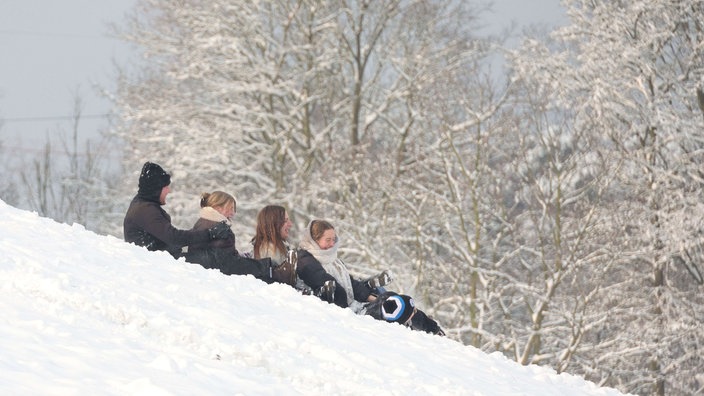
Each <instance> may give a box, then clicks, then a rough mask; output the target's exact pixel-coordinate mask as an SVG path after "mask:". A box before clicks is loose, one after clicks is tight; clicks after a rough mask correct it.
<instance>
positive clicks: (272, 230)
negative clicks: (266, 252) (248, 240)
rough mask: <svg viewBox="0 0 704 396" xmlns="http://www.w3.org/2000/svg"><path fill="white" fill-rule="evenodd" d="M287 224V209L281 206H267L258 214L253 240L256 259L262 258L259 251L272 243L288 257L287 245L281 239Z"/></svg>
mask: <svg viewBox="0 0 704 396" xmlns="http://www.w3.org/2000/svg"><path fill="white" fill-rule="evenodd" d="M285 222H286V208H284V207H283V206H279V205H268V206H265V207H264V208H263V209H262V210H260V211H259V213H258V214H257V230H256V233H255V234H254V238H252V243H253V244H254V258H257V259H259V258H261V257H260V256H259V253H260V252H259V251H260V249H261V248H262V246H263V245H265V244H267V243H271V244H272V245H274V246H275V247H276V250H277V251H278V252H279V253H281V254H282V255H284V256H285V255H286V245H284V240H283V239H281V234H280V231H281V226H283V225H284V223H285Z"/></svg>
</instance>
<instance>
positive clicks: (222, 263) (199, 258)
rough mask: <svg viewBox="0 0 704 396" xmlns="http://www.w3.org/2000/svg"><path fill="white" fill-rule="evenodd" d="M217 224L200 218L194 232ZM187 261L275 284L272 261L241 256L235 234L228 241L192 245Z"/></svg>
mask: <svg viewBox="0 0 704 396" xmlns="http://www.w3.org/2000/svg"><path fill="white" fill-rule="evenodd" d="M215 224H217V222H216V221H212V220H208V219H204V218H200V219H198V221H196V223H195V224H194V225H193V230H207V229H208V228H210V227H213V226H214V225H215ZM186 261H188V262H189V263H195V264H200V265H202V266H203V267H205V268H215V269H218V270H220V272H222V273H223V274H225V275H252V276H254V277H255V278H257V279H261V280H263V281H265V282H267V283H272V282H273V280H272V269H271V259H269V258H266V259H261V260H255V259H251V258H248V257H242V256H240V255H239V253H238V252H237V250H236V249H235V234H232V237H231V238H228V239H221V240H213V241H210V242H207V243H198V244H194V245H190V246H189V247H188V253H186Z"/></svg>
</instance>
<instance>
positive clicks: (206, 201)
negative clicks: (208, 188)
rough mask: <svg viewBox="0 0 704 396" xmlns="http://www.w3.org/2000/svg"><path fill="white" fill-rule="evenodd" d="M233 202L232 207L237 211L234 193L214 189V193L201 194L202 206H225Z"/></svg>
mask: <svg viewBox="0 0 704 396" xmlns="http://www.w3.org/2000/svg"><path fill="white" fill-rule="evenodd" d="M230 202H232V209H234V210H235V211H237V202H235V197H233V196H232V195H230V194H228V193H226V192H222V191H213V192H212V193H207V192H205V193H203V194H201V195H200V207H201V208H205V207H207V206H210V207H211V208H220V207H225V205H227V204H229V203H230Z"/></svg>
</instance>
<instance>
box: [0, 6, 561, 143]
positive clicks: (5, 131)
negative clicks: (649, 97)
mask: <svg viewBox="0 0 704 396" xmlns="http://www.w3.org/2000/svg"><path fill="white" fill-rule="evenodd" d="M136 3H137V0H111V1H95V0H62V1H56V0H22V1H20V0H0V142H2V143H3V144H4V146H5V147H10V148H17V149H18V150H16V152H18V153H20V152H31V151H33V150H36V149H37V148H36V142H37V141H39V142H44V140H45V137H46V136H47V134H56V133H57V132H59V131H65V132H66V133H68V132H70V130H71V125H72V124H71V122H70V121H69V120H67V119H66V118H67V117H69V116H70V115H71V114H72V112H73V109H74V105H73V102H74V98H75V96H76V95H77V94H78V95H79V96H80V97H81V99H82V102H83V107H82V114H83V117H82V119H81V124H80V125H79V133H80V134H81V135H91V134H93V135H92V136H94V133H95V132H94V131H96V130H100V129H105V128H106V127H107V120H106V119H105V118H104V117H103V116H104V115H105V114H107V113H108V112H109V111H110V104H109V102H108V101H107V100H105V99H103V98H102V97H101V96H99V95H98V94H97V92H96V89H95V86H96V85H99V86H102V87H106V88H107V89H109V90H112V89H113V88H114V80H115V68H114V66H113V64H114V63H117V64H120V65H124V64H127V63H128V61H129V60H130V57H131V56H132V52H131V51H130V47H129V46H128V45H127V44H125V43H123V42H120V41H119V40H116V39H113V38H110V37H109V36H108V34H107V33H108V31H109V30H108V28H107V24H108V23H111V22H112V23H118V24H119V23H120V22H122V21H123V20H124V16H125V14H126V13H127V12H128V11H129V10H130V9H131V8H132V7H133V6H134V5H135V4H136ZM494 10H495V13H494V14H493V15H492V16H491V17H489V16H487V23H488V24H489V25H490V29H491V30H492V31H497V32H498V31H500V30H501V28H505V27H507V26H509V25H510V23H511V22H512V21H515V22H517V23H518V24H519V25H521V26H522V25H526V24H532V23H545V24H550V25H555V24H561V23H564V20H565V17H564V10H563V9H562V7H561V6H560V4H559V0H531V1H525V0H495V1H494ZM18 136H19V137H18ZM32 139H34V141H32Z"/></svg>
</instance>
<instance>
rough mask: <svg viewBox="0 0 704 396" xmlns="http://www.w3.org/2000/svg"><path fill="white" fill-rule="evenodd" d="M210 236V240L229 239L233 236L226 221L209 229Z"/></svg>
mask: <svg viewBox="0 0 704 396" xmlns="http://www.w3.org/2000/svg"><path fill="white" fill-rule="evenodd" d="M208 235H210V239H227V238H228V237H229V236H230V235H233V234H232V230H231V229H230V226H229V225H227V223H225V222H224V221H221V222H219V223H217V224H215V225H214V226H212V227H210V228H208Z"/></svg>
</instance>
